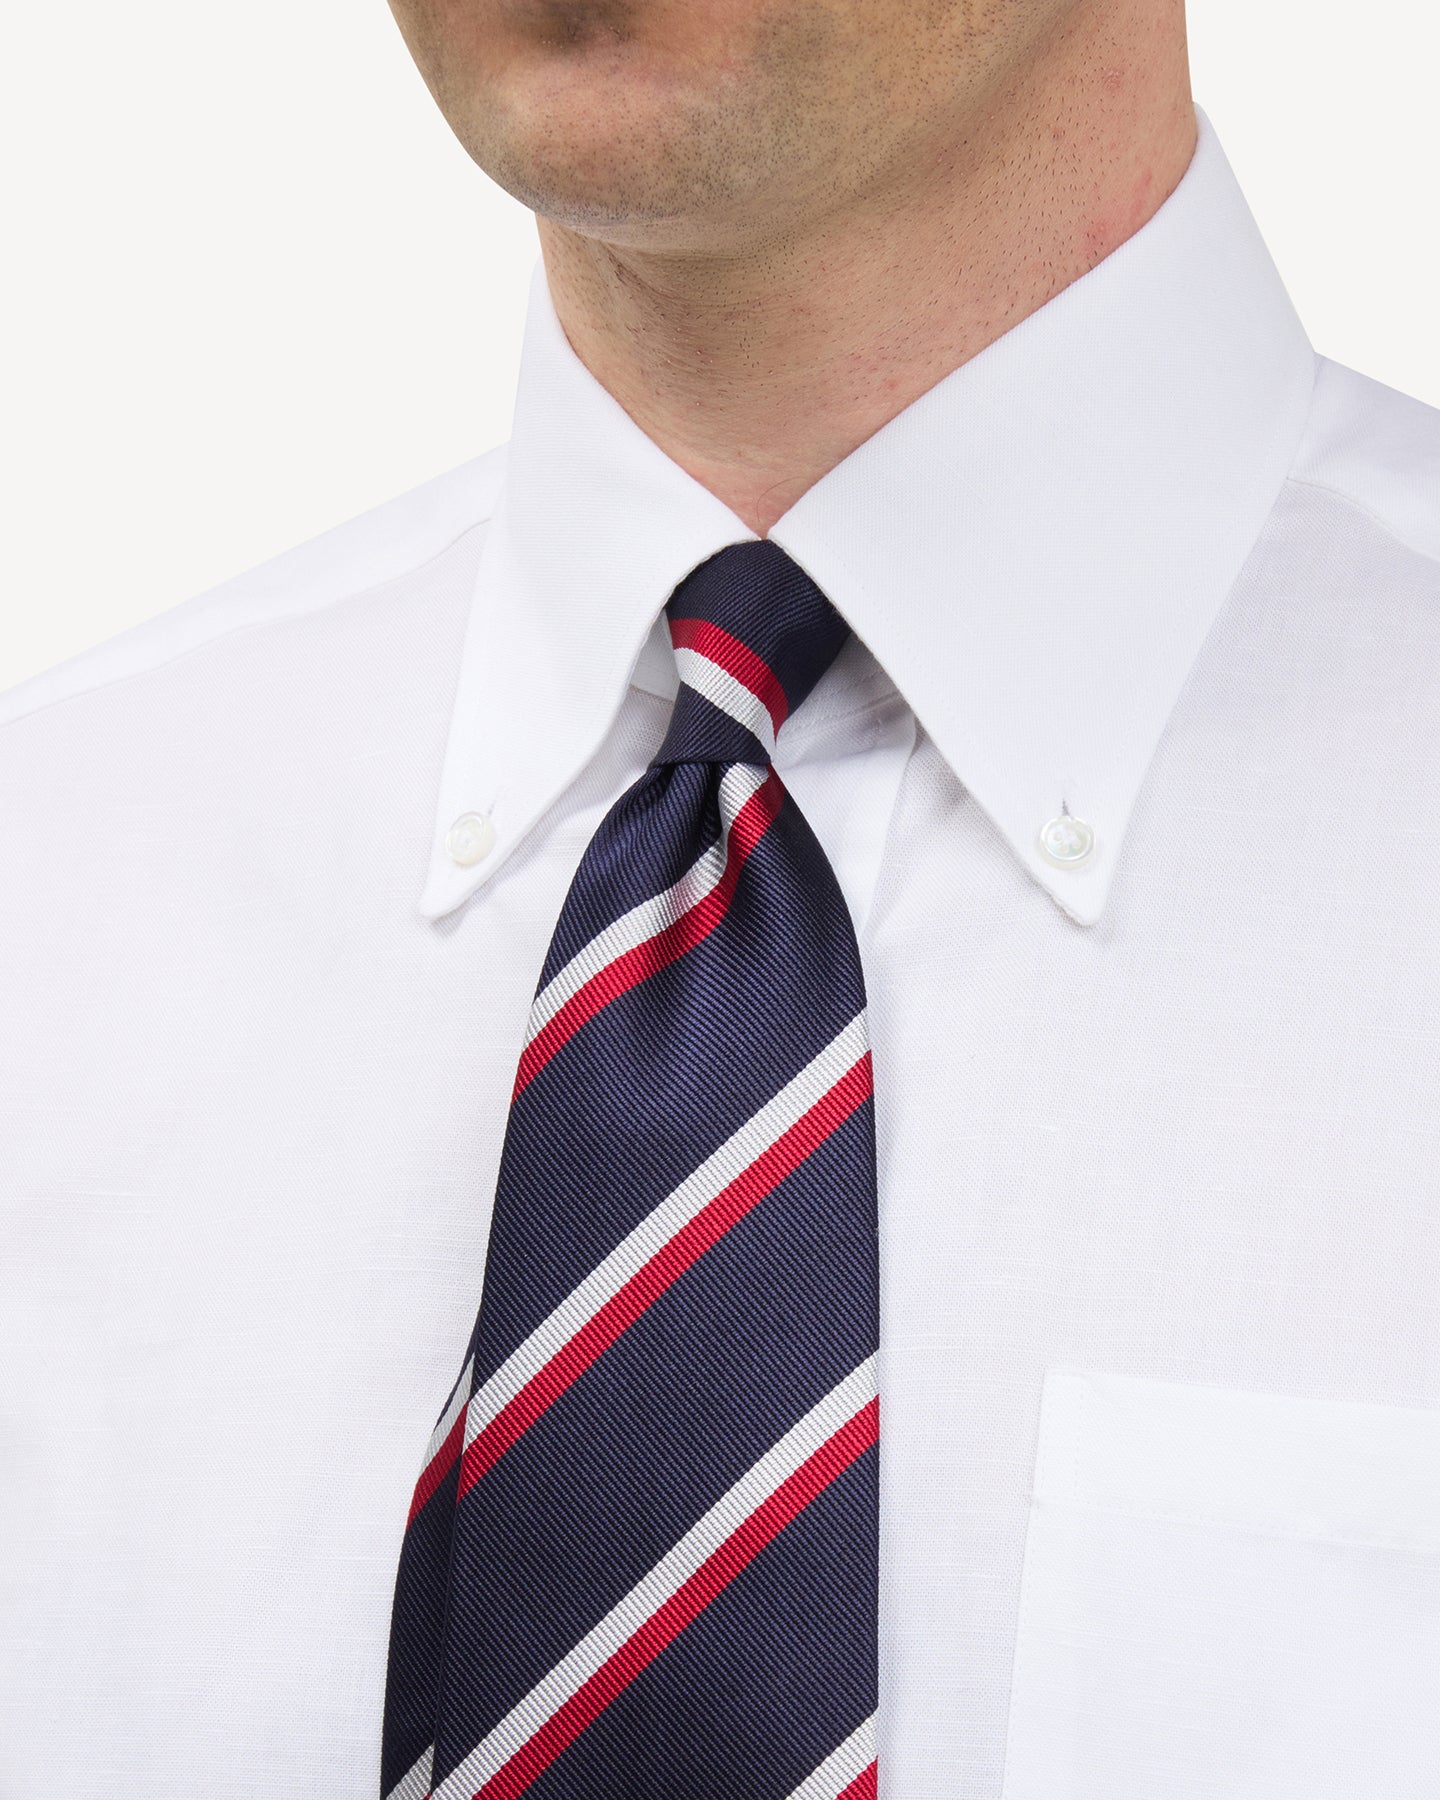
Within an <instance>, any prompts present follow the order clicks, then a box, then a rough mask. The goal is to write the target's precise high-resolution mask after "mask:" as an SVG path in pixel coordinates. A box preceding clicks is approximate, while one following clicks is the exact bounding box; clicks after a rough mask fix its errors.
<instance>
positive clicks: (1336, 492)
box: [1286, 475, 1440, 567]
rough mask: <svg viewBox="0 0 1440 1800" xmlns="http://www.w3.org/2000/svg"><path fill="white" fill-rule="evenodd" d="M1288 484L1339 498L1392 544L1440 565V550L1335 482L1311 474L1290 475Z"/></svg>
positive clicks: (1421, 558)
mask: <svg viewBox="0 0 1440 1800" xmlns="http://www.w3.org/2000/svg"><path fill="white" fill-rule="evenodd" d="M1286 485H1287V486H1290V487H1303V488H1309V489H1310V490H1311V491H1312V492H1313V493H1317V494H1327V495H1328V496H1329V497H1330V498H1331V499H1332V500H1338V501H1340V502H1341V503H1342V505H1345V506H1348V507H1349V508H1350V510H1351V511H1352V512H1356V513H1359V515H1360V516H1361V518H1362V519H1367V520H1368V521H1369V522H1370V524H1372V525H1373V526H1374V527H1375V529H1376V530H1377V531H1380V532H1383V533H1384V534H1385V536H1386V537H1387V538H1388V539H1389V540H1390V542H1391V543H1392V544H1396V545H1398V546H1399V548H1400V549H1402V550H1408V551H1409V552H1410V554H1411V555H1412V556H1418V557H1419V558H1420V560H1421V561H1422V562H1425V563H1430V564H1432V565H1435V566H1437V567H1440V552H1437V551H1434V550H1428V549H1426V548H1425V547H1424V546H1423V545H1421V544H1417V543H1415V542H1413V540H1412V539H1411V538H1409V537H1408V536H1407V535H1406V534H1405V532H1403V531H1402V530H1401V529H1400V527H1399V526H1398V525H1396V524H1395V523H1394V522H1393V521H1392V520H1390V519H1387V518H1386V517H1385V515H1384V514H1383V513H1379V512H1376V510H1375V509H1374V507H1373V506H1371V505H1370V504H1369V503H1368V502H1367V501H1365V500H1361V499H1360V498H1359V497H1358V496H1357V495H1355V494H1352V493H1349V492H1348V491H1347V490H1346V489H1345V488H1342V487H1336V486H1335V484H1334V483H1333V482H1329V481H1317V480H1316V479H1315V478H1314V477H1313V476H1310V475H1289V476H1287V477H1286Z"/></svg>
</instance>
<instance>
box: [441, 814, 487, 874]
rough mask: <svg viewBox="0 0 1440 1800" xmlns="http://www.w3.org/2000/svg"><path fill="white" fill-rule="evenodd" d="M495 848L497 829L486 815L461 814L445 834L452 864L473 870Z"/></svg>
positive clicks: (447, 851) (446, 847)
mask: <svg viewBox="0 0 1440 1800" xmlns="http://www.w3.org/2000/svg"><path fill="white" fill-rule="evenodd" d="M494 847H495V827H494V826H493V825H492V824H491V823H490V819H489V817H488V815H487V814H485V813H474V812H470V813H461V815H460V817H459V818H458V819H457V820H456V821H455V823H454V824H453V825H452V826H451V827H450V829H449V830H448V831H447V832H446V833H445V850H446V853H447V854H448V856H449V858H450V860H451V862H453V863H458V864H459V865H460V867H461V868H462V869H471V868H473V867H474V866H475V864H476V863H478V862H482V861H483V860H484V859H485V858H486V857H487V856H488V855H489V854H490V852H491V851H492V850H493V849H494Z"/></svg>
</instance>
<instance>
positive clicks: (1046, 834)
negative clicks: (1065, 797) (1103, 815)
mask: <svg viewBox="0 0 1440 1800" xmlns="http://www.w3.org/2000/svg"><path fill="white" fill-rule="evenodd" d="M1039 846H1040V854H1041V855H1042V856H1043V857H1044V858H1045V860H1046V862H1048V863H1050V864H1052V865H1053V866H1054V867H1055V868H1057V869H1078V868H1079V867H1080V865H1081V864H1082V863H1085V862H1088V861H1089V860H1090V858H1091V856H1092V855H1093V854H1094V851H1095V832H1094V830H1093V828H1092V827H1091V826H1089V825H1087V824H1086V823H1085V821H1084V820H1083V819H1076V818H1073V817H1072V816H1071V814H1069V813H1061V814H1060V816H1059V818H1056V819H1049V820H1047V821H1046V822H1045V824H1043V825H1042V826H1041V827H1040V837H1039Z"/></svg>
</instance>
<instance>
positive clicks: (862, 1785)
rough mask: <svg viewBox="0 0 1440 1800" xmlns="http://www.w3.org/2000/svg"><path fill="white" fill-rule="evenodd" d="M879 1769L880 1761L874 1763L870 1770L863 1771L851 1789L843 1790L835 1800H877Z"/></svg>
mask: <svg viewBox="0 0 1440 1800" xmlns="http://www.w3.org/2000/svg"><path fill="white" fill-rule="evenodd" d="M879 1769H880V1764H879V1761H878V1760H877V1761H875V1762H872V1763H871V1765H870V1767H869V1768H868V1769H862V1770H861V1771H860V1773H859V1774H858V1775H857V1776H856V1777H855V1779H854V1780H853V1781H852V1782H851V1783H850V1785H849V1787H843V1788H841V1790H840V1792H839V1793H838V1794H837V1795H836V1796H835V1800H875V1795H876V1783H877V1777H878V1774H879Z"/></svg>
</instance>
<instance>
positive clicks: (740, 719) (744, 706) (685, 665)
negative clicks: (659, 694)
mask: <svg viewBox="0 0 1440 1800" xmlns="http://www.w3.org/2000/svg"><path fill="white" fill-rule="evenodd" d="M675 666H676V668H677V669H679V671H680V679H681V680H682V681H683V682H684V683H685V685H686V687H691V688H694V690H695V692H696V693H697V694H702V695H703V696H704V697H705V699H707V700H708V701H709V702H710V704H711V705H712V706H718V707H719V708H720V711H721V712H723V713H728V714H729V716H730V717H731V718H732V719H733V720H734V721H735V723H736V724H737V725H743V726H744V727H745V729H746V730H747V731H748V732H749V733H750V735H751V737H753V738H758V739H759V740H760V742H761V743H762V744H763V745H764V747H765V754H766V755H767V756H774V754H775V721H774V719H772V718H771V716H770V708H769V707H768V706H767V705H766V704H765V702H764V701H763V700H762V699H761V698H760V696H759V695H758V694H755V693H752V692H751V691H750V689H749V688H748V687H746V685H745V683H744V682H743V681H737V680H736V678H735V677H734V676H733V675H732V674H731V673H730V671H729V670H728V669H722V668H721V667H720V665H719V663H717V662H711V660H710V658H709V657H708V656H702V655H701V654H700V652H699V651H698V650H691V649H689V648H687V647H685V646H683V645H680V644H677V645H676V646H675Z"/></svg>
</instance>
